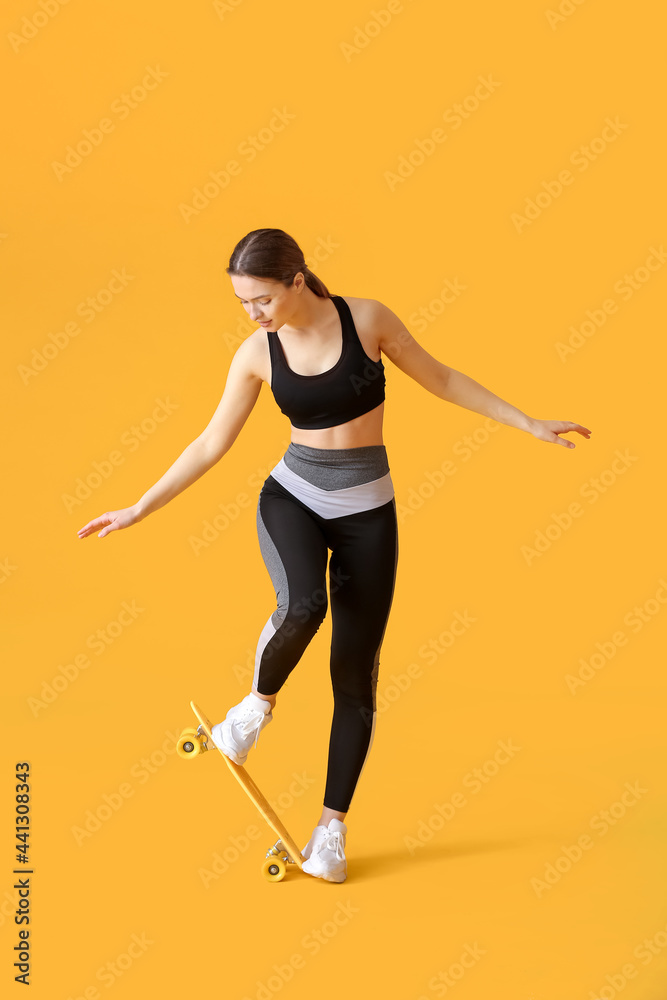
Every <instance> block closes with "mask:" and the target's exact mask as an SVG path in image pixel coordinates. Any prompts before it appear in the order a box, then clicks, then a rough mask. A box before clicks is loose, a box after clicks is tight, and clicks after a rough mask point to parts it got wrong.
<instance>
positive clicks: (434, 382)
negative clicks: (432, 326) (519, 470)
mask: <svg viewBox="0 0 667 1000" xmlns="http://www.w3.org/2000/svg"><path fill="white" fill-rule="evenodd" d="M371 302H372V309H371V315H370V316H369V320H370V321H371V325H372V327H373V329H374V330H375V331H376V336H377V343H378V346H379V348H380V350H381V351H382V353H383V354H386V355H387V357H389V358H390V359H391V360H392V361H393V362H394V364H395V365H396V367H397V368H400V369H401V371H403V372H405V374H406V375H409V376H410V378H412V379H414V380H415V382H418V383H419V385H421V386H423V388H424V389H427V390H428V391H429V392H432V393H433V394H434V395H435V396H439V397H440V399H445V400H447V401H448V402H450V403H455V404H456V405H457V406H462V407H463V408H464V409H466V410H473V411H474V412H475V413H481V414H483V416H485V417H491V419H492V420H497V421H498V423H501V424H507V425H508V426H509V427H516V428H518V429H519V430H521V431H526V432H527V433H529V434H532V435H533V436H534V437H536V438H538V439H539V440H540V441H548V442H550V443H551V444H562V445H563V447H565V448H574V444H573V442H572V441H568V440H567V438H565V439H563V438H561V437H559V435H560V434H567V433H569V432H571V431H576V432H577V433H578V434H581V435H583V437H585V438H589V437H590V435H591V431H590V430H589V429H588V428H587V427H582V425H581V424H576V423H573V422H572V421H571V420H537V419H535V418H534V417H529V416H527V415H526V414H525V413H523V412H522V411H521V410H519V409H517V407H516V406H512V405H511V404H510V403H507V402H505V400H504V399H501V398H500V397H499V396H496V395H495V394H494V393H493V392H491V391H490V390H489V389H486V388H485V387H484V386H483V385H480V383H479V382H476V381H475V380H474V379H472V378H470V377H469V376H468V375H464V374H463V372H459V371H456V369H454V368H449V367H448V366H447V365H443V364H442V362H440V361H438V360H437V358H434V357H433V355H431V354H429V353H428V351H426V350H424V348H423V347H422V346H421V345H420V344H419V343H417V341H416V340H415V338H414V337H413V336H412V334H411V333H410V331H409V330H408V329H407V328H406V327H405V325H404V324H403V323H402V322H401V320H400V319H399V318H398V316H397V315H396V314H395V313H393V312H392V311H391V309H389V308H388V307H387V306H385V305H383V304H382V303H381V302H378V301H377V300H375V299H372V300H369V304H370V303H371Z"/></svg>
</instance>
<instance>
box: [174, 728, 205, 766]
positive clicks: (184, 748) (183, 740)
mask: <svg viewBox="0 0 667 1000" xmlns="http://www.w3.org/2000/svg"><path fill="white" fill-rule="evenodd" d="M201 752H202V743H201V737H200V736H199V735H198V733H197V730H196V729H184V730H183V732H182V733H181V735H180V737H179V740H178V743H177V744H176V753H177V754H178V756H179V757H183V759H184V760H189V759H190V758H191V757H198V756H199V754H200V753H201Z"/></svg>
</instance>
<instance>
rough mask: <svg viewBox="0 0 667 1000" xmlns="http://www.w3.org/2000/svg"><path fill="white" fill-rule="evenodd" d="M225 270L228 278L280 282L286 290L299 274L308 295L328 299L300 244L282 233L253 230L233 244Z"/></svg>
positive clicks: (326, 291) (282, 231) (325, 290)
mask: <svg viewBox="0 0 667 1000" xmlns="http://www.w3.org/2000/svg"><path fill="white" fill-rule="evenodd" d="M225 270H226V272H227V274H238V275H243V276H246V277H249V278H265V279H268V280H270V281H280V282H282V284H283V285H285V286H286V287H287V286H289V285H291V284H292V282H293V281H294V276H295V275H296V274H298V272H299V271H301V272H302V273H303V276H304V278H305V279H306V284H307V285H308V288H310V290H311V291H313V292H315V294H316V295H319V296H320V298H323V299H329V298H331V293H330V292H329V289H328V288H327V286H326V285H325V284H324V282H323V281H321V280H320V278H318V277H317V275H316V274H313V272H312V271H311V270H310V268H309V267H308V265H307V264H306V262H305V259H304V256H303V251H302V250H301V248H300V247H299V244H298V243H297V242H296V240H295V239H293V238H292V237H291V236H289V235H288V234H287V233H286V232H285V231H284V230H282V229H253V230H252V232H250V233H248V234H247V235H246V236H244V237H243V239H242V240H239V242H238V243H237V244H236V246H235V247H234V249H233V250H232V255H231V257H230V258H229V267H227V268H225Z"/></svg>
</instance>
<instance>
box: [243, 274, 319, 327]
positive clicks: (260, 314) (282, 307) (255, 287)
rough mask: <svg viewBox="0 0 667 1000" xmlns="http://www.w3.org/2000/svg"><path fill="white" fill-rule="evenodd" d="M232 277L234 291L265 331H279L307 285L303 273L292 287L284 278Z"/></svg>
mask: <svg viewBox="0 0 667 1000" xmlns="http://www.w3.org/2000/svg"><path fill="white" fill-rule="evenodd" d="M299 274H301V272H299ZM230 278H231V282H232V286H233V288H234V294H235V295H236V296H238V298H239V299H240V301H241V304H242V306H243V307H244V309H245V311H246V312H247V313H248V316H249V317H250V319H251V320H252V321H253V323H259V324H260V326H263V327H264V329H265V330H277V329H279V328H280V327H281V326H283V324H284V323H286V322H287V320H288V317H289V316H291V315H292V313H293V312H294V309H295V307H296V301H297V296H298V294H299V293H298V288H299V287H300V285H301V284H303V275H301V279H300V281H297V283H296V284H292V285H291V286H290V287H289V288H286V287H285V285H283V284H282V282H280V281H267V280H265V279H264V278H252V277H249V276H248V275H238V274H232V275H230ZM297 278H298V275H297Z"/></svg>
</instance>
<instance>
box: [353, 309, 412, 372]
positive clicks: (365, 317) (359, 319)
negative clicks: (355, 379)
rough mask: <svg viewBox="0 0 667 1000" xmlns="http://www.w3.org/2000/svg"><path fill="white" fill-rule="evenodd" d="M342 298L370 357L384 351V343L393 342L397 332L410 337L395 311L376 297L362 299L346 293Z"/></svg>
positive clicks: (376, 356)
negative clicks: (348, 308)
mask: <svg viewBox="0 0 667 1000" xmlns="http://www.w3.org/2000/svg"><path fill="white" fill-rule="evenodd" d="M343 298H344V299H345V301H346V302H347V304H348V305H349V307H350V312H351V313H352V319H353V320H354V325H355V326H356V328H357V333H358V334H359V339H360V340H361V342H362V344H363V347H364V350H365V351H366V353H367V354H368V355H370V356H371V357H373V358H375V359H377V358H378V356H379V355H380V354H381V352H385V353H386V345H387V344H388V343H393V342H394V341H395V338H396V337H397V336H398V335H399V334H401V335H402V336H404V337H410V334H409V332H408V330H407V329H406V327H405V326H404V324H403V323H402V321H401V320H400V319H399V318H398V316H397V315H396V313H395V312H392V310H391V309H390V308H389V306H386V305H385V304H384V303H383V302H380V301H379V300H378V299H362V298H355V297H353V296H348V295H345V296H343ZM369 348H370V350H369Z"/></svg>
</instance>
